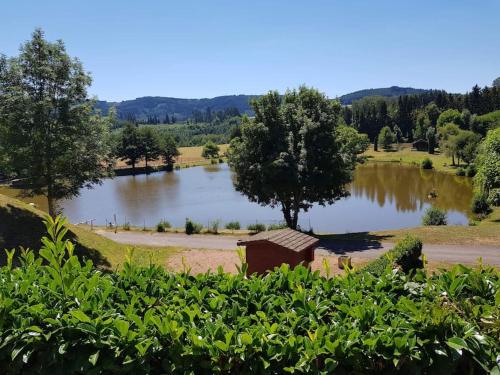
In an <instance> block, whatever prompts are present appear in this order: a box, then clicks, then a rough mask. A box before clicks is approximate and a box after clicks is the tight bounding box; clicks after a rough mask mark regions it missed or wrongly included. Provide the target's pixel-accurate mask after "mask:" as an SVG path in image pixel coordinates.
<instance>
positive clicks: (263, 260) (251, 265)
mask: <svg viewBox="0 0 500 375" xmlns="http://www.w3.org/2000/svg"><path fill="white" fill-rule="evenodd" d="M246 260H247V263H248V274H249V275H251V274H252V273H255V272H257V273H265V272H266V271H268V270H272V269H273V268H274V267H279V266H281V264H283V263H288V264H289V265H290V267H295V266H297V265H299V264H300V263H305V264H307V263H309V262H312V261H313V260H314V249H313V248H308V249H305V250H302V251H301V252H297V251H293V250H289V249H287V248H285V247H281V246H279V245H275V244H272V243H269V242H262V243H253V244H249V245H247V246H246Z"/></svg>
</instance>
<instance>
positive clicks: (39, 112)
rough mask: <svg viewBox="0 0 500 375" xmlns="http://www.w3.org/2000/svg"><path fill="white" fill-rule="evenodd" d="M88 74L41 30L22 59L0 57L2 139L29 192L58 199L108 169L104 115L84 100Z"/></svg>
mask: <svg viewBox="0 0 500 375" xmlns="http://www.w3.org/2000/svg"><path fill="white" fill-rule="evenodd" d="M90 83H91V78H90V76H89V75H88V74H87V73H86V72H85V70H84V69H83V66H82V64H81V63H80V62H79V61H78V60H77V59H74V58H71V57H70V56H69V55H68V54H67V53H66V49H65V46H64V44H63V43H62V42H61V41H57V42H55V43H51V42H48V41H46V40H45V39H44V33H43V31H42V30H40V29H37V30H35V32H34V33H33V34H32V38H31V40H29V41H27V42H26V43H25V44H23V45H22V46H21V48H20V54H19V56H18V57H13V58H10V59H7V58H5V57H1V58H0V123H1V124H2V126H1V129H0V132H1V134H0V139H1V140H2V147H1V148H2V152H3V153H5V155H6V157H8V159H9V167H10V168H11V169H12V171H13V172H14V173H15V174H16V175H17V176H18V177H19V178H22V179H23V180H24V182H25V189H26V192H27V193H29V194H43V195H45V196H46V197H47V199H48V205H49V212H50V214H51V215H55V214H56V211H57V208H56V201H57V199H61V198H68V197H72V196H75V195H78V193H79V190H80V189H81V188H82V187H89V186H91V185H92V184H96V183H99V182H100V180H101V178H103V177H104V176H106V175H107V174H108V172H109V170H108V164H107V163H106V160H107V159H108V155H109V144H108V139H109V137H108V126H109V123H108V121H107V119H106V118H103V117H101V116H99V115H98V114H96V113H95V112H94V110H93V106H94V102H93V101H91V100H89V99H88V97H87V87H88V86H89V85H90Z"/></svg>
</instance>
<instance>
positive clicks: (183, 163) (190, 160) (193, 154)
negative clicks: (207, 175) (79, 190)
mask: <svg viewBox="0 0 500 375" xmlns="http://www.w3.org/2000/svg"><path fill="white" fill-rule="evenodd" d="M228 147H229V145H227V144H223V145H219V148H220V155H224V153H225V152H226V151H227V148H228ZM202 151H203V147H202V146H197V147H179V152H180V155H179V157H178V158H177V159H176V161H175V165H176V166H178V167H180V168H187V167H195V166H199V165H209V164H211V161H210V159H205V158H204V157H203V156H201V153H202ZM148 165H149V166H151V167H155V168H156V167H161V166H162V165H163V163H162V161H161V160H155V161H152V162H149V163H148ZM115 167H116V169H125V168H130V166H129V165H127V164H126V163H125V162H124V161H123V160H118V161H117V162H116V166H115ZM136 167H137V168H139V169H140V168H144V167H145V163H144V161H140V162H139V163H137V165H136Z"/></svg>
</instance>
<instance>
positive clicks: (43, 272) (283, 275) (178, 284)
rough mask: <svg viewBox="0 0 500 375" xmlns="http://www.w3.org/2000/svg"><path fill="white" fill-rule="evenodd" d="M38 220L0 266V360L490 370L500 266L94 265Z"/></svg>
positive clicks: (49, 367)
mask: <svg viewBox="0 0 500 375" xmlns="http://www.w3.org/2000/svg"><path fill="white" fill-rule="evenodd" d="M64 234H65V229H63V222H61V221H60V220H56V222H53V223H51V222H49V236H48V237H46V238H44V239H43V240H42V242H43V247H42V249H41V250H40V252H39V254H40V257H38V256H36V255H35V254H34V253H32V252H24V253H23V254H22V256H21V264H20V266H19V267H17V268H13V267H12V259H13V253H12V252H9V254H10V255H9V262H8V264H7V266H5V267H3V268H1V269H0V281H1V282H0V316H1V319H0V371H2V373H6V374H14V373H48V372H52V373H59V372H60V373H75V372H76V373H102V372H106V373H118V372H120V373H256V374H257V373H263V372H265V373H275V374H278V373H283V372H297V373H331V372H335V373H338V374H346V373H366V372H377V373H395V372H402V371H407V372H408V373H419V372H420V373H444V372H447V373H481V372H486V371H490V370H495V369H496V370H495V371H498V370H499V369H498V366H497V364H496V362H495V360H496V356H497V355H498V352H499V350H498V349H499V348H498V334H499V327H498V315H499V310H498V306H499V304H500V291H499V286H500V282H499V274H498V273H497V272H495V271H493V270H492V269H490V268H485V267H479V268H478V269H476V270H474V269H470V268H466V267H463V266H456V267H455V268H454V269H453V270H451V271H448V272H443V273H441V274H439V275H437V276H428V275H426V274H425V273H424V272H421V271H418V272H417V273H416V274H414V275H412V276H407V275H406V274H405V273H402V272H399V271H397V270H391V269H390V267H389V268H387V269H386V270H385V271H384V272H382V273H381V274H380V275H378V276H375V275H372V274H371V273H369V272H358V273H354V272H348V273H347V275H346V276H345V277H338V278H332V279H326V278H324V277H321V276H320V275H319V273H317V272H314V273H313V272H311V271H310V270H308V269H306V268H303V267H298V268H296V269H295V270H290V269H289V268H288V267H286V266H283V267H281V268H280V269H278V270H276V271H274V272H272V273H270V274H269V275H267V276H265V277H254V276H252V277H249V278H246V277H245V276H244V271H245V265H243V266H242V270H241V271H242V272H241V273H240V274H238V275H228V274H224V273H222V272H218V273H207V274H202V275H198V276H191V275H189V274H187V273H185V272H184V273H177V274H175V273H167V272H166V271H164V270H163V269H162V268H160V267H156V266H150V267H147V268H140V267H135V266H133V265H132V264H130V262H127V263H126V264H125V266H124V268H123V270H121V271H119V272H116V273H110V274H103V273H101V272H100V271H98V270H96V269H95V268H94V267H93V266H92V263H91V262H87V263H85V264H81V263H80V262H79V260H78V259H77V258H76V257H75V256H74V255H73V245H72V244H71V243H70V242H65V241H63V240H62V238H63V236H64Z"/></svg>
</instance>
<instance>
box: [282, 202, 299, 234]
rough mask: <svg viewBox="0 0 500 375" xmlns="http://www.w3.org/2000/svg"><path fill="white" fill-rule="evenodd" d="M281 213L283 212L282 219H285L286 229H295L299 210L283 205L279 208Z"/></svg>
mask: <svg viewBox="0 0 500 375" xmlns="http://www.w3.org/2000/svg"><path fill="white" fill-rule="evenodd" d="M281 211H282V212H283V217H284V218H285V221H286V225H287V226H288V228H291V229H297V223H298V220H299V210H298V209H292V207H290V206H287V205H284V204H283V205H282V207H281Z"/></svg>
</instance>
